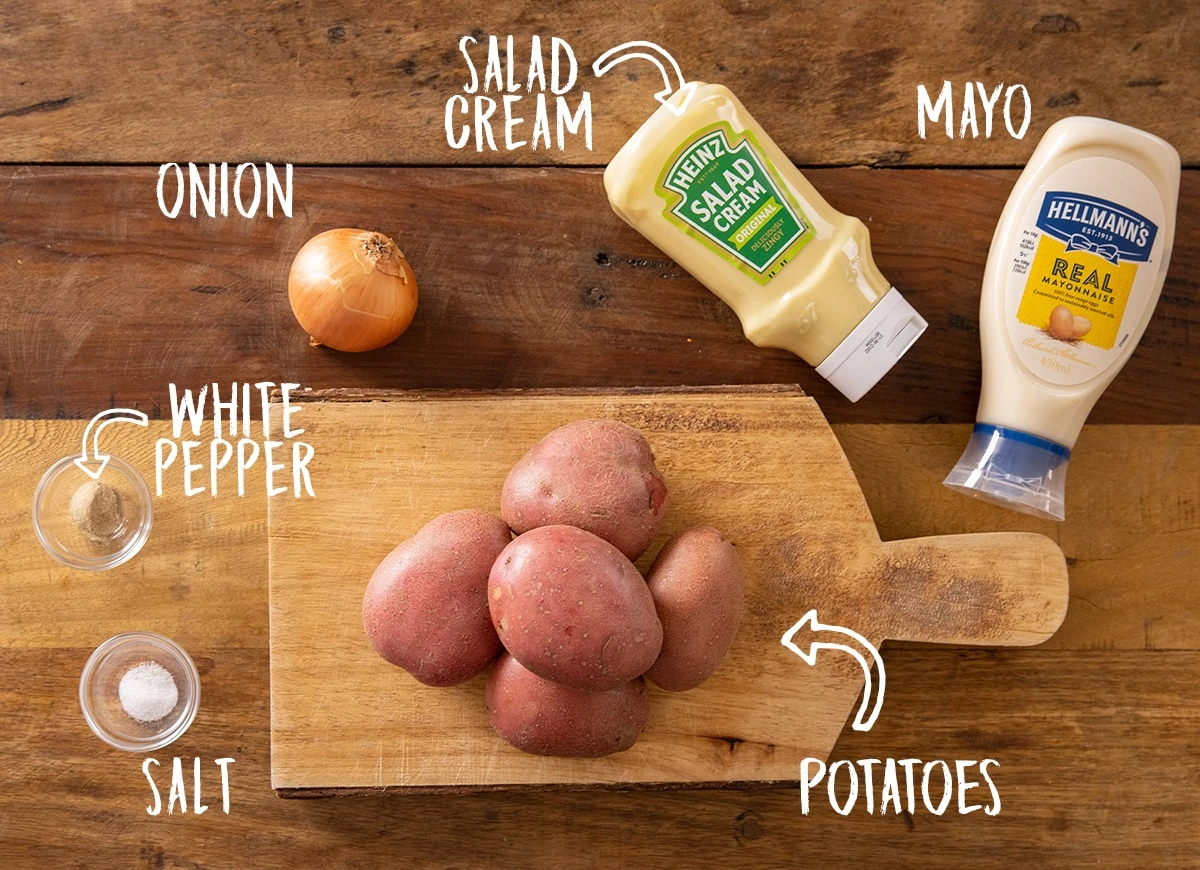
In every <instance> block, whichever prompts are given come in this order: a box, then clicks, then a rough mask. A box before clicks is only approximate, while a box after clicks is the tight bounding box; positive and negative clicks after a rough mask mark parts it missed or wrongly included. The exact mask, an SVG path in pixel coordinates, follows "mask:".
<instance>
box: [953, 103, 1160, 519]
mask: <svg viewBox="0 0 1200 870" xmlns="http://www.w3.org/2000/svg"><path fill="white" fill-rule="evenodd" d="M1178 198H1179V155H1178V154H1177V153H1176V151H1175V149H1174V148H1172V147H1171V146H1170V145H1169V144H1167V143H1166V142H1164V141H1163V140H1162V139H1159V138H1158V137H1157V136H1152V135H1151V134H1149V133H1145V132H1143V131H1141V130H1136V129H1134V128H1133V127H1127V126H1125V125H1123V124H1117V123H1114V122H1112V121H1105V120H1102V119H1099V118H1066V119H1064V120H1062V121H1059V122H1057V123H1055V124H1054V125H1052V126H1051V127H1050V129H1049V130H1047V131H1046V134H1045V136H1043V137H1042V140H1041V142H1039V143H1038V146H1037V148H1036V149H1035V150H1034V152H1033V156H1032V157H1031V158H1030V160H1029V164H1028V165H1027V166H1026V167H1025V171H1024V172H1022V173H1021V177H1020V178H1018V179H1017V184H1016V187H1014V188H1013V192H1012V194H1011V195H1010V196H1009V199H1008V204H1007V205H1006V206H1005V207H1004V213H1003V214H1002V215H1001V218H1000V223H999V225H998V226H997V227H996V233H995V235H994V236H993V237H992V248H991V253H990V254H989V255H988V262H987V269H986V270H985V272H984V276H983V294H982V297H981V299H980V304H979V332H980V337H981V345H982V350H983V390H982V393H981V395H980V398H979V411H978V414H977V416H976V420H977V423H976V426H975V430H974V432H973V433H972V435H971V441H970V443H969V444H968V445H967V449H966V451H965V452H964V453H963V455H962V458H961V459H960V460H959V461H958V464H957V465H956V466H955V467H954V470H953V471H951V472H950V475H949V476H948V477H947V478H946V485H947V486H949V487H952V488H954V489H957V490H960V491H962V492H965V493H967V494H969V495H974V496H977V497H979V498H983V499H986V500H988V501H993V502H996V503H998V504H1002V505H1005V506H1007V507H1011V508H1014V509H1016V510H1019V511H1023V512H1025V513H1030V514H1034V515H1036V516H1041V517H1045V518H1048V519H1056V520H1061V519H1063V518H1064V517H1065V511H1064V505H1063V491H1064V485H1065V482H1066V472H1067V460H1068V459H1069V458H1070V456H1071V449H1072V448H1073V447H1074V446H1075V439H1076V438H1077V437H1078V436H1079V430H1080V429H1081V428H1082V427H1083V421H1084V420H1085V419H1086V418H1087V415H1088V413H1089V412H1090V411H1091V410H1092V406H1093V405H1095V404H1096V400H1097V399H1099V398H1100V394H1101V393H1102V392H1104V388H1105V387H1107V386H1108V384H1109V383H1110V382H1111V381H1112V379H1113V378H1114V377H1116V375H1117V372H1118V371H1120V369H1121V367H1122V366H1123V365H1124V364H1125V362H1126V360H1128V359H1129V356H1130V354H1132V353H1133V349H1134V346H1135V345H1136V344H1137V343H1138V340H1139V339H1140V338H1141V337H1142V333H1143V332H1144V331H1145V329H1146V324H1147V323H1148V322H1149V321H1150V316H1151V315H1152V314H1153V313H1154V306H1155V304H1156V303H1157V302H1158V297H1159V294H1160V293H1161V291H1162V286H1163V281H1164V279H1165V278H1166V276H1167V265H1168V263H1169V261H1170V259H1171V244H1172V241H1173V239H1174V236H1175V207H1176V201H1177V200H1178Z"/></svg>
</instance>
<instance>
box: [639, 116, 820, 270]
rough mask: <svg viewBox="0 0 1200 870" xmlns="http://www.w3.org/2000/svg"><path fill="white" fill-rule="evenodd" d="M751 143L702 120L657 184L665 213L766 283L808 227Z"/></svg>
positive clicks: (805, 237) (750, 137)
mask: <svg viewBox="0 0 1200 870" xmlns="http://www.w3.org/2000/svg"><path fill="white" fill-rule="evenodd" d="M735 142H736V144H734V143H735ZM757 146H758V142H757V141H756V140H755V139H754V134H753V133H751V132H750V131H746V132H745V133H744V134H743V135H742V138H741V139H738V138H737V137H736V136H735V135H734V132H733V128H732V127H730V126H729V124H728V123H727V122H725V121H721V122H719V123H716V124H713V125H711V126H709V127H705V128H704V129H703V130H701V131H700V132H699V133H697V134H696V135H695V136H694V137H692V138H691V139H690V140H688V141H687V142H686V143H684V144H683V145H682V146H681V147H680V148H679V149H678V150H677V151H676V152H675V154H674V155H673V156H672V158H671V160H670V161H669V162H668V163H667V166H666V168H665V169H664V170H663V173H662V175H661V176H659V179H658V185H657V191H658V195H659V196H661V197H662V198H663V199H664V200H666V203H667V207H666V208H665V209H663V216H664V217H666V219H667V220H669V221H671V222H672V223H673V224H675V225H677V226H679V227H681V228H682V229H683V230H684V231H685V232H688V233H690V234H691V235H693V236H695V237H696V238H698V239H700V240H701V241H702V242H704V243H705V244H707V245H708V246H709V247H710V248H712V249H713V250H715V251H716V252H717V253H718V254H721V255H722V256H724V257H725V259H727V260H729V261H730V262H731V263H733V264H734V265H736V266H738V267H739V268H740V269H742V270H743V271H744V272H746V273H747V274H749V275H750V276H751V277H753V278H754V279H755V280H756V281H758V282H759V283H760V284H766V283H767V282H768V281H770V280H771V279H772V278H774V277H775V276H776V275H777V274H778V273H779V270H780V269H782V268H783V267H784V266H785V265H786V264H787V263H788V262H789V261H790V260H791V259H792V257H793V256H795V254H796V252H797V251H799V250H800V249H801V248H803V247H804V246H805V245H806V244H808V242H809V240H810V239H811V238H812V236H813V232H812V226H811V225H810V224H809V222H808V221H807V220H806V219H805V217H804V213H803V212H802V211H801V210H800V208H799V206H797V205H796V204H795V203H794V202H792V200H791V198H790V197H789V196H788V195H787V193H786V191H785V190H784V187H783V184H782V183H780V182H779V181H778V179H777V178H776V177H775V173H774V171H773V170H772V168H771V165H770V164H769V163H768V162H767V161H766V159H765V158H764V157H763V156H762V154H761V151H760V149H759V148H758V147H757Z"/></svg>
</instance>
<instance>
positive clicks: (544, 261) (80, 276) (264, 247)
mask: <svg viewBox="0 0 1200 870" xmlns="http://www.w3.org/2000/svg"><path fill="white" fill-rule="evenodd" d="M3 172H7V183H5V182H4V181H3V180H0V281H3V282H4V285H5V286H6V288H7V292H5V293H3V294H0V379H2V380H3V411H2V413H3V415H4V416H7V417H34V418H36V417H55V416H66V417H84V416H87V417H90V416H91V415H92V414H94V413H95V412H96V411H97V410H99V408H100V407H101V405H103V406H106V407H107V406H108V405H109V404H110V403H111V404H115V405H117V406H120V407H140V408H142V409H143V410H146V411H147V412H149V413H151V415H169V412H166V411H164V410H163V406H164V405H165V399H166V392H165V391H166V386H167V384H168V383H170V382H175V383H178V384H179V385H180V387H181V388H183V387H189V386H190V387H193V388H196V389H198V388H199V387H200V386H201V385H203V384H204V383H211V382H212V381H223V382H225V383H228V382H229V381H232V380H238V381H244V380H247V379H249V380H257V379H260V378H261V379H267V380H271V381H279V380H281V379H284V378H285V377H286V378H287V379H290V380H293V381H297V382H300V383H302V384H304V385H305V386H308V387H313V388H330V387H390V388H398V389H428V388H450V389H453V388H466V389H487V388H504V387H578V386H678V385H680V384H693V385H702V384H763V383H799V384H800V385H801V386H802V387H803V388H804V390H805V392H806V393H808V394H809V395H811V396H814V397H815V398H816V399H817V401H818V402H819V403H820V405H821V409H822V411H823V412H824V413H825V416H826V417H827V418H828V419H829V420H830V421H831V422H835V423H838V422H861V423H888V422H921V421H939V422H968V421H971V420H974V418H975V406H976V403H977V401H978V398H979V372H980V353H979V334H978V322H979V318H978V308H979V287H980V284H981V281H982V278H983V267H984V263H985V261H986V259H987V251H988V246H989V244H990V242H991V236H992V231H993V230H994V228H995V222H996V220H997V219H998V217H999V215H1000V211H1001V209H1002V208H1003V205H1004V200H1005V198H1006V197H1007V196H1008V193H1009V191H1010V189H1011V187H1012V184H1013V183H1014V181H1015V180H1016V175H1017V173H1016V172H1014V171H1011V170H993V171H962V172H953V173H950V172H940V171H924V170H913V171H904V172H898V171H887V172H885V171H863V170H850V169H829V170H814V171H812V172H810V173H809V174H810V176H811V178H812V180H813V182H814V184H816V185H817V186H818V187H819V188H820V189H821V190H822V191H824V192H825V194H826V195H827V196H828V198H829V200H830V202H831V203H832V204H833V205H834V207H836V208H839V209H841V210H843V211H845V212H847V213H850V214H856V215H859V216H861V217H862V218H863V219H864V220H866V221H868V222H869V225H870V227H871V242H872V248H873V250H874V253H875V257H876V260H877V262H878V263H879V266H880V268H881V270H882V271H883V273H884V274H885V275H886V276H888V278H889V279H890V280H891V281H892V282H893V283H894V284H895V285H896V286H897V287H899V288H901V289H902V290H903V292H904V293H905V296H906V298H908V299H910V300H911V301H912V303H913V304H914V305H915V306H916V307H917V308H918V310H919V311H921V313H922V314H923V315H924V316H925V317H926V318H927V319H928V320H929V321H930V324H931V325H930V329H929V332H928V333H927V334H926V335H925V336H923V337H922V338H921V339H920V340H919V341H918V342H917V344H916V345H915V346H914V348H913V349H912V351H910V352H909V354H908V355H907V356H906V357H905V358H904V359H903V360H901V362H900V363H899V364H898V365H897V366H896V368H895V369H893V370H892V371H891V372H890V373H889V374H888V375H887V377H885V378H884V379H883V381H882V382H881V383H880V384H879V385H878V386H876V387H875V388H874V389H873V390H872V391H871V392H870V393H869V394H868V395H867V396H866V397H865V398H864V399H863V400H862V401H860V402H859V403H857V404H851V403H850V402H847V401H846V400H845V399H843V398H842V397H841V396H840V395H838V394H837V393H836V391H835V390H834V389H833V388H832V387H830V386H829V385H828V384H827V383H826V382H825V381H824V380H823V379H822V378H820V377H819V376H818V375H817V374H816V373H815V372H814V371H813V370H812V369H811V368H809V367H808V366H807V365H805V364H804V363H803V362H802V361H801V360H799V359H798V358H797V357H795V356H793V355H791V354H790V353H787V352H786V351H779V350H769V349H762V348H755V347H754V346H753V345H751V344H749V343H748V342H747V341H746V339H745V338H744V337H743V336H742V331H741V327H740V324H739V323H738V321H737V318H736V317H735V316H734V314H733V313H732V311H730V310H729V309H728V308H727V307H726V306H725V305H724V304H723V303H721V302H720V300H718V299H717V298H716V297H715V296H713V295H712V294H711V293H709V292H708V291H707V290H705V289H704V288H703V287H702V286H701V285H700V284H699V283H697V282H696V281H695V280H694V279H692V278H691V277H690V276H688V275H687V273H686V272H683V271H682V270H680V269H679V268H678V267H677V266H675V265H674V264H673V263H672V262H670V261H669V260H666V259H665V258H664V257H663V255H662V254H661V253H660V252H659V251H658V250H657V249H655V248H654V247H653V246H652V245H650V244H649V243H648V242H647V241H646V240H645V239H643V238H642V237H641V236H640V235H638V234H637V233H636V232H634V231H633V230H632V229H630V228H629V227H627V226H625V225H624V224H623V223H622V222H621V221H620V220H619V219H618V218H617V217H616V216H615V215H614V214H613V213H612V210H611V209H610V208H609V207H608V201H607V199H606V198H605V196H604V191H603V187H602V185H601V179H600V173H598V172H594V171H577V170H567V169H559V170H528V169H466V170H464V169H421V170H411V169H410V170H406V169H353V170H351V169H313V168H304V167H301V168H298V169H297V170H296V172H297V175H296V212H295V217H293V218H292V219H291V220H283V221H275V222H272V221H266V220H259V221H253V222H250V221H243V220H240V219H219V218H218V219H216V220H209V219H207V218H205V219H201V220H198V221H195V222H191V221H190V220H189V221H188V222H187V223H180V221H179V220H176V221H170V220H167V219H166V218H165V217H163V216H162V215H161V214H160V213H159V212H158V207H157V205H156V203H155V193H154V180H155V170H154V169H152V168H145V167H143V168H121V169H114V168H61V167H54V168H42V167H14V168H10V169H8V170H4V171H3ZM3 172H0V179H3V177H4V175H3ZM1180 202H1181V210H1180V213H1179V226H1178V229H1177V232H1176V237H1175V248H1174V255H1173V257H1172V261H1171V271H1170V274H1169V276H1168V279H1167V284H1166V287H1165V289H1164V290H1163V296H1162V298H1161V300H1160V301H1159V304H1158V308H1157V311H1156V313H1155V315H1154V318H1153V320H1152V321H1151V323H1150V326H1149V328H1148V329H1147V332H1146V335H1145V338H1144V339H1143V341H1142V343H1141V345H1140V346H1139V348H1138V350H1137V351H1136V352H1135V353H1134V355H1133V358H1132V359H1131V360H1130V362H1129V364H1128V365H1127V366H1126V367H1125V369H1124V370H1123V371H1122V373H1121V374H1120V376H1119V377H1118V378H1117V380H1116V381H1115V382H1114V383H1113V385H1112V386H1111V387H1110V388H1109V389H1108V390H1107V392H1106V393H1105V394H1104V396H1103V397H1102V398H1101V399H1100V402H1099V404H1098V405H1097V406H1096V409H1095V411H1094V412H1093V414H1092V417H1091V419H1092V421H1093V422H1097V423H1189V424H1191V423H1200V402H1194V401H1180V396H1182V395H1193V396H1194V395H1198V394H1200V365H1196V364H1195V361H1196V349H1195V338H1194V336H1195V335H1197V334H1200V304H1197V298H1198V297H1200V278H1198V277H1197V276H1198V275H1200V210H1198V209H1197V208H1196V206H1195V203H1196V202H1200V172H1188V173H1185V175H1184V179H1183V189H1182V191H1181V193H1180ZM181 220H182V219H181ZM360 224H365V225H366V226H367V227H368V228H371V229H376V228H377V229H380V230H383V231H385V232H387V233H390V234H392V235H394V236H395V238H396V239H397V241H398V242H399V243H400V245H401V247H402V248H403V249H404V250H405V253H406V254H407V256H408V258H409V260H410V262H411V263H412V264H413V268H414V269H415V271H416V275H417V281H418V284H419V286H420V294H421V298H420V307H419V308H418V311H417V316H416V319H415V321H414V322H413V325H412V326H411V327H410V328H409V330H408V332H407V333H405V335H404V336H402V337H401V339H400V340H399V341H397V342H396V343H395V344H393V345H391V346H389V347H387V348H384V349H382V350H379V351H376V352H372V353H368V354H356V355H344V354H339V353H336V352H334V351H329V350H327V349H315V348H312V347H310V346H309V344H308V340H307V337H306V336H305V335H304V333H303V331H302V330H301V329H300V328H299V326H298V325H297V324H296V322H295V319H294V318H293V317H292V314H291V311H290V309H289V307H288V304H287V294H286V286H287V273H288V269H289V267H290V265H291V261H292V258H293V257H294V256H295V253H296V251H297V250H299V248H300V246H301V245H302V244H303V243H304V241H306V240H307V239H308V238H309V237H310V236H311V235H313V234H315V233H316V232H319V231H321V230H324V229H328V228H330V227H334V226H346V225H349V226H354V225H360ZM98 401H99V403H100V404H98V403H97V402H98Z"/></svg>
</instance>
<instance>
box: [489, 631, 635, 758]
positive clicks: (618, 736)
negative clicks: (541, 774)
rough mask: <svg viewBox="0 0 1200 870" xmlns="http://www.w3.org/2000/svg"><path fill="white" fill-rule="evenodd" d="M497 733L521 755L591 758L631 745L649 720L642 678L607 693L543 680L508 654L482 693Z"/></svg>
mask: <svg viewBox="0 0 1200 870" xmlns="http://www.w3.org/2000/svg"><path fill="white" fill-rule="evenodd" d="M484 698H485V700H486V701H487V709H488V719H489V720H490V721H491V723H492V728H494V729H495V730H496V733H497V734H499V735H500V736H501V737H503V738H504V739H505V740H507V741H508V742H509V743H511V744H512V745H513V746H515V747H517V748H518V749H520V750H522V751H524V752H530V753H533V754H534V755H564V756H573V757H576V758H595V757H597V756H601V755H610V754H612V753H614V752H621V751H623V750H626V749H628V748H629V747H631V746H633V744H634V743H636V742H637V739H638V737H640V736H641V734H642V731H643V730H645V728H646V722H647V721H648V720H649V718H650V695H649V694H648V693H647V691H646V681H645V680H643V679H642V678H641V677H638V678H637V679H635V680H631V681H630V682H628V683H624V684H623V685H621V686H618V687H617V688H615V689H610V690H609V691H607V692H585V691H581V690H579V689H572V688H570V687H568V686H563V685H560V684H558V683H555V682H552V681H550V680H544V679H542V678H541V677H539V676H538V675H537V674H535V673H533V672H532V671H530V670H528V669H527V668H525V667H524V666H522V665H521V663H520V662H518V661H517V660H516V659H515V658H513V657H512V656H511V655H507V654H506V655H503V656H501V657H500V660H499V661H498V662H496V665H495V667H493V668H492V672H491V674H490V675H489V676H488V682H487V688H486V689H485V690H484Z"/></svg>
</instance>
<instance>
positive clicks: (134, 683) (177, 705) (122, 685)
mask: <svg viewBox="0 0 1200 870" xmlns="http://www.w3.org/2000/svg"><path fill="white" fill-rule="evenodd" d="M79 705H80V706H81V707H82V708H83V718H84V719H85V720H86V721H87V723H88V726H89V727H90V728H91V729H92V731H93V732H95V734H96V736H97V737H99V738H100V739H101V740H103V741H104V742H105V743H107V744H109V745H110V746H115V747H116V748H118V749H124V750H127V751H129V752H149V751H151V750H154V749H161V748H162V747H164V746H166V745H167V744H169V743H172V742H173V741H175V740H177V739H178V738H179V737H180V736H182V735H183V733H184V732H185V731H187V729H188V726H190V725H191V724H192V720H194V719H195V718H196V711H197V710H199V709H200V673H199V671H197V670H196V665H195V663H194V662H193V661H192V658H191V656H189V655H188V654H187V651H186V650H184V649H183V647H181V646H180V645H179V644H177V643H175V642H174V641H173V640H171V639H170V638H167V637H163V636H162V635H161V634H154V633H152V632H142V631H135V632H127V633H125V634H118V635H117V636H116V637H112V638H109V639H108V640H106V641H105V642H104V643H102V644H100V646H98V647H96V651H95V652H93V653H92V655H91V657H90V658H89V659H88V660H87V664H86V665H84V667H83V674H82V676H81V677H80V678H79Z"/></svg>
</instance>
